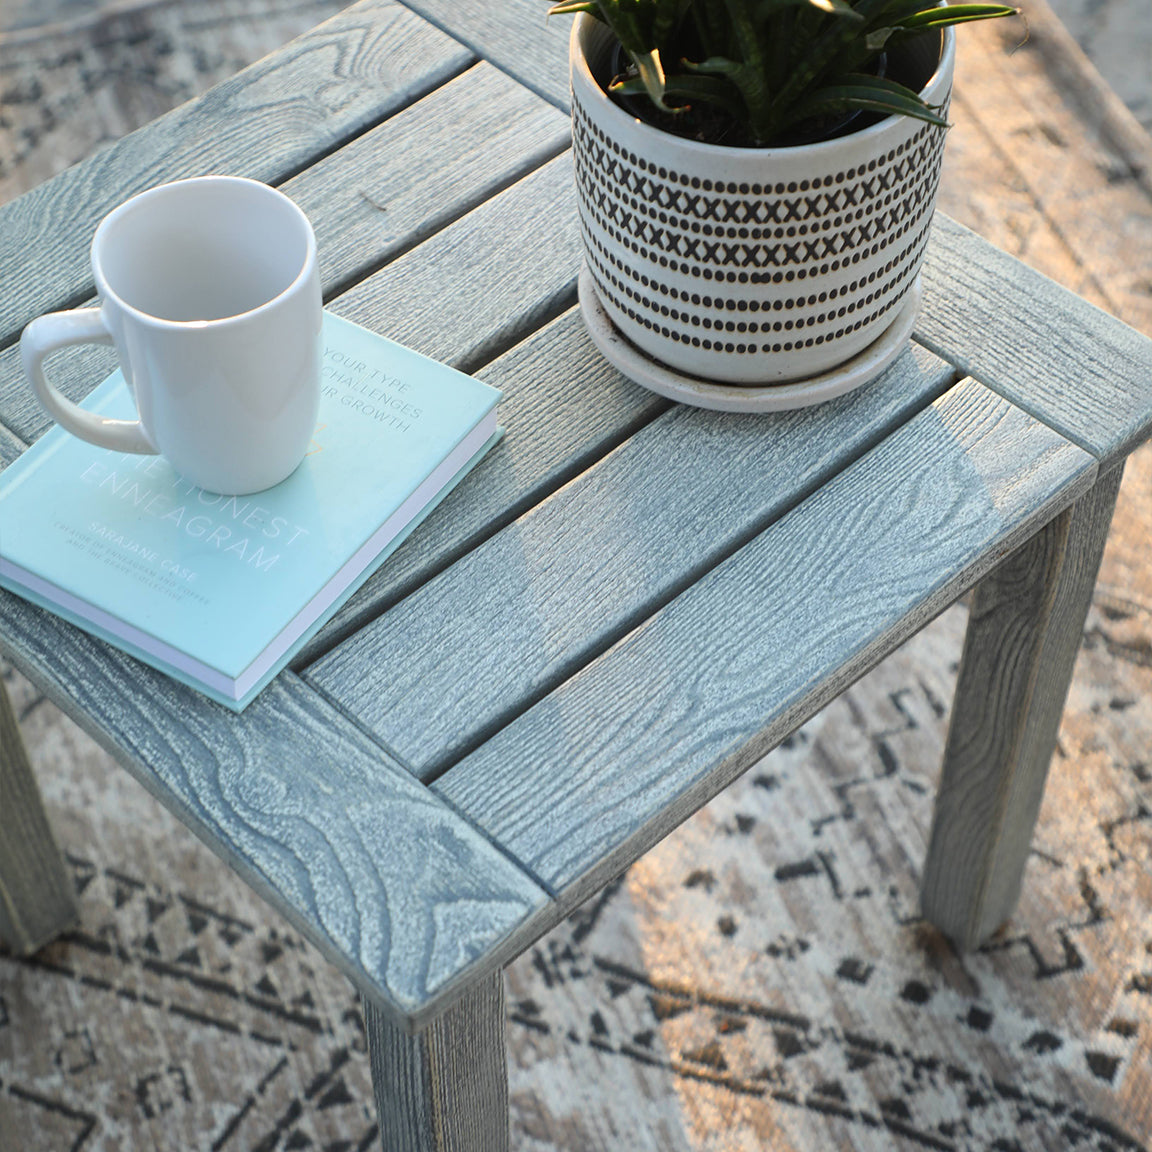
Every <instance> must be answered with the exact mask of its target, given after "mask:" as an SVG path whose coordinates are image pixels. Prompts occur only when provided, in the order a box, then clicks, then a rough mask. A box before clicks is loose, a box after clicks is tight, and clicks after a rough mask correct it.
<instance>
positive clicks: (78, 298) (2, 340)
mask: <svg viewBox="0 0 1152 1152" xmlns="http://www.w3.org/2000/svg"><path fill="white" fill-rule="evenodd" d="M479 63H480V61H479V60H478V59H476V58H473V59H472V60H471V61H470V62H468V63H467V64H465V65H464V66H463V67H461V68H458V69H457V70H456V71H454V72H452V73H451V74H450V75H445V76H444V77H442V78H438V79H437V80H436V82H435V83H431V84H429V85H427V86H426V87H423V88H418V89H415V90H414V91H413V92H412V98H411V99H410V100H408V101H406V102H405V103H403V104H401V105H398V106H397V107H395V108H393V109H391V110H390V111H389V112H387V113H385V114H384V115H383V116H380V117H379V118H377V119H374V120H371V121H369V122H368V123H365V124H363V125H361V126H360V127H358V128H357V129H356V130H355V131H353V132H349V133H347V134H346V135H344V136H342V137H339V138H338V139H337V140H336V141H334V142H333V143H332V144H330V145H329V146H328V147H327V148H325V149H324V150H323V151H320V152H318V153H317V154H316V155H315V156H313V157H311V158H310V159H309V161H308V163H307V164H298V165H295V166H294V167H292V168H289V169H286V170H285V171H284V172H282V173H281V174H280V175H278V176H277V177H276V179H275V180H272V181H269V183H270V184H271V185H272V187H274V188H279V187H280V186H281V185H283V184H286V183H288V181H290V180H292V179H294V178H295V177H297V176H299V175H300V174H301V173H302V172H305V171H307V170H308V169H309V168H312V167H314V166H315V165H316V164H318V163H320V162H322V161H323V160H325V159H327V158H328V157H329V156H332V155H333V154H334V153H336V152H339V151H340V149H342V148H346V147H347V146H348V145H349V144H351V143H352V142H353V141H355V140H357V139H359V138H360V137H361V136H364V135H366V134H367V133H369V132H371V131H373V130H374V129H376V128H379V127H380V125H381V124H384V123H386V122H387V121H389V120H391V119H393V118H394V117H396V116H398V115H400V113H402V112H405V111H406V110H408V109H409V108H411V107H413V106H414V105H416V104H418V103H419V102H420V101H421V100H424V99H426V98H427V97H428V96H430V95H431V94H432V93H433V92H436V91H438V90H439V89H441V88H443V87H445V86H446V85H448V84H451V83H452V82H453V81H455V80H458V79H459V78H460V77H461V76H463V75H464V74H465V73H467V72H469V71H471V70H472V69H473V68H475V67H477V65H478V64H479ZM147 127H148V125H144V126H143V128H142V129H138V131H141V130H144V129H146V128H147ZM449 223H451V221H449ZM374 271H379V268H376V269H374ZM360 279H363V277H360ZM357 282H358V281H357ZM347 287H351V285H350V284H349V285H345V286H343V287H341V288H340V289H339V290H338V291H344V290H346V288H347ZM95 292H96V286H95V284H94V283H93V282H89V284H88V285H87V286H86V287H85V289H84V290H83V291H81V292H77V293H74V294H73V295H71V296H69V297H67V298H66V299H64V300H62V301H60V302H59V303H58V304H56V305H54V306H53V307H52V308H50V309H47V311H52V312H64V311H69V310H71V309H73V308H86V307H91V306H92V305H93V304H94V303H95V302H96V295H95ZM327 299H328V297H327V296H326V297H325V300H326V301H327ZM33 319H35V317H32V316H29V317H28V318H27V320H25V322H24V324H25V325H26V324H28V323H29V322H31V321H32V320H33ZM23 330H24V327H23V326H21V327H19V328H17V329H15V330H14V331H10V332H6V333H4V334H3V335H0V352H5V351H7V350H8V349H9V348H11V347H12V345H14V344H16V343H17V342H18V341H19V339H20V335H21V333H22V332H23Z"/></svg>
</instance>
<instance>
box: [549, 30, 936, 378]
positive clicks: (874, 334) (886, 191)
mask: <svg viewBox="0 0 1152 1152" xmlns="http://www.w3.org/2000/svg"><path fill="white" fill-rule="evenodd" d="M611 44H612V37H611V33H610V32H609V31H608V29H607V28H606V27H605V26H604V25H603V24H601V23H599V22H598V21H596V20H594V19H593V18H592V17H591V16H587V15H582V16H579V17H577V19H576V20H575V22H574V25H573V28H572V39H571V45H570V64H571V76H572V132H573V154H574V164H575V174H576V188H577V193H578V201H579V211H580V223H581V229H582V233H583V239H584V251H585V260H586V264H587V267H588V270H589V272H590V273H591V275H592V278H593V282H594V284H595V289H596V294H597V296H598V297H599V299H600V302H601V304H602V305H603V307H604V309H605V311H606V312H607V314H608V316H609V317H610V319H611V320H612V323H613V324H614V325H615V326H616V327H617V328H618V329H619V331H620V332H621V333H622V334H623V335H624V336H626V337H627V338H628V340H630V341H631V342H632V343H633V344H635V345H636V346H637V347H638V348H640V349H641V350H642V351H643V352H645V353H647V354H648V355H650V356H652V357H654V358H655V359H656V360H658V361H660V362H662V363H664V364H667V365H669V366H670V367H672V368H674V369H675V370H676V371H678V372H681V373H688V374H691V375H693V376H698V377H701V378H703V379H704V380H711V381H722V382H726V383H737V384H761V385H763V384H774V383H782V382H785V381H796V380H804V379H808V378H811V377H814V376H818V375H820V374H822V373H827V372H828V371H829V370H831V369H834V368H835V367H836V366H837V365H840V364H843V363H844V362H845V361H848V360H851V359H852V358H853V357H855V356H857V355H858V354H859V353H861V352H862V351H863V350H864V349H866V348H868V346H869V345H871V344H872V343H874V342H875V341H876V340H877V339H878V338H879V337H881V336H882V335H883V333H884V332H885V330H886V328H887V327H888V326H889V325H890V324H891V323H892V322H893V319H894V318H895V316H896V314H897V312H899V311H900V309H901V306H902V305H903V304H904V303H905V302H906V300H907V298H908V295H909V293H910V291H911V289H912V286H913V283H914V281H915V279H916V275H917V273H918V271H919V268H920V264H921V261H922V259H923V255H924V247H925V244H926V242H927V239H928V228H929V224H930V223H931V219H932V210H933V205H934V203H935V199H936V189H937V185H938V183H939V178H940V165H941V161H942V158H943V150H944V138H945V135H946V132H945V130H944V129H942V128H938V127H934V126H933V125H930V124H926V123H925V122H924V121H921V120H914V119H912V118H910V117H907V116H890V117H887V118H886V119H884V120H881V121H880V122H878V123H875V124H873V125H871V126H870V127H868V128H864V129H862V130H861V131H859V132H854V133H851V134H849V135H846V136H842V137H840V138H838V139H834V140H825V141H821V142H820V143H817V144H805V145H797V146H793V147H785V148H726V147H721V146H718V145H712V144H700V143H698V142H696V141H692V140H685V139H681V138H680V137H678V136H673V135H670V134H669V133H666V132H661V131H660V130H659V129H656V128H653V127H651V126H650V125H648V124H645V123H644V122H643V121H641V120H638V119H635V118H634V117H632V116H630V115H629V114H628V113H627V112H625V111H624V110H623V109H621V108H620V107H619V106H618V105H617V104H615V103H614V102H613V101H612V100H610V99H609V98H608V97H607V95H605V93H604V90H603V89H602V88H601V86H600V84H599V83H598V82H597V80H596V79H595V76H594V72H595V70H596V69H597V67H598V66H599V62H600V61H601V60H602V59H604V58H605V57H606V54H607V53H608V52H609V51H610V48H611ZM942 45H943V47H942V52H941V58H940V63H939V67H938V68H937V70H936V73H935V75H933V77H932V79H931V80H930V81H929V82H928V84H927V85H926V86H925V87H924V88H923V89H922V90H921V95H922V96H923V98H924V99H925V100H926V101H927V102H928V103H930V104H946V103H947V101H948V98H949V96H950V94H951V89H952V67H953V59H954V56H955V35H954V32H953V30H952V28H947V29H945V30H944V35H943V38H942ZM590 62H591V63H590Z"/></svg>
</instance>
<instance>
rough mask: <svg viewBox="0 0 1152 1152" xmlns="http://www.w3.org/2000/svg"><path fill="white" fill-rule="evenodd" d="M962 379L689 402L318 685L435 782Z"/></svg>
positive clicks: (892, 375) (377, 632)
mask: <svg viewBox="0 0 1152 1152" xmlns="http://www.w3.org/2000/svg"><path fill="white" fill-rule="evenodd" d="M953 379H954V377H953V375H952V369H951V367H950V366H949V365H947V364H945V363H944V362H943V361H941V360H939V359H937V358H936V357H935V356H933V355H932V354H931V353H928V352H925V351H924V350H923V349H918V350H910V351H909V352H908V353H907V354H906V355H904V356H902V357H901V358H900V360H899V361H898V362H897V364H896V365H894V366H893V368H892V369H891V370H890V371H889V372H888V373H886V374H885V376H884V377H883V378H882V379H881V380H880V381H878V382H877V383H875V384H874V385H872V386H871V387H869V388H865V389H861V390H860V391H858V392H855V393H853V394H850V395H848V396H844V397H841V398H840V399H838V400H836V401H834V402H832V403H829V404H826V405H822V406H821V407H820V408H818V409H816V410H814V411H797V412H790V413H781V414H774V415H762V416H747V415H738V414H730V413H716V412H707V411H703V410H701V409H694V408H687V407H683V406H676V407H674V408H673V409H672V410H671V411H669V412H667V413H665V414H664V415H663V416H661V417H660V418H659V419H657V420H655V421H654V422H653V423H651V424H649V425H648V426H647V427H645V428H643V429H641V430H640V431H639V432H637V433H636V434H635V435H634V436H632V437H631V438H630V439H629V440H628V441H627V442H626V443H624V444H622V445H621V446H620V447H619V448H618V449H617V450H616V451H614V452H613V453H612V454H611V455H609V456H608V457H606V458H605V459H604V460H602V461H600V462H599V463H598V464H596V465H595V466H594V467H592V468H590V469H589V470H588V471H586V472H584V473H583V474H581V475H580V476H579V477H578V478H577V479H576V480H574V481H573V482H572V483H570V484H568V485H566V486H565V487H564V488H562V489H561V490H560V491H559V492H557V493H556V494H555V495H554V496H553V497H551V498H550V499H549V500H546V501H545V502H544V503H543V504H540V505H538V506H537V507H535V508H533V509H532V510H531V511H530V512H528V513H527V514H526V515H524V516H522V517H521V518H520V519H518V520H517V521H516V522H515V523H513V524H511V525H509V526H508V527H507V528H505V529H504V530H503V531H501V532H500V533H498V534H497V535H495V536H493V537H492V538H491V539H490V540H488V541H487V542H486V543H485V544H483V545H482V546H480V547H479V548H477V549H476V550H475V551H474V552H472V553H470V554H469V555H468V556H466V557H464V558H463V559H462V560H460V561H458V562H457V563H456V564H454V565H453V566H452V567H451V568H450V569H448V570H447V571H446V572H444V573H443V574H442V575H441V576H439V577H437V578H436V579H434V580H432V581H430V582H429V583H427V584H426V585H424V586H423V587H422V588H420V589H419V590H418V591H416V592H415V593H413V594H412V595H411V596H409V597H408V598H407V599H405V600H404V601H403V602H402V603H400V604H398V605H397V606H396V607H395V608H393V609H392V610H390V611H389V612H387V613H385V615H384V616H382V617H380V618H379V619H377V620H376V621H374V622H373V623H372V624H370V625H368V626H367V627H365V628H362V629H361V630H360V631H359V632H357V633H356V634H355V635H354V636H353V637H352V638H351V639H349V640H348V641H347V642H345V643H344V644H343V645H341V646H340V647H339V648H337V649H336V650H334V651H333V652H332V653H330V654H329V655H328V656H327V657H325V658H324V659H323V660H321V661H319V662H318V663H317V664H316V665H315V666H313V667H312V668H310V669H309V670H308V671H307V672H306V673H305V675H306V678H307V679H308V681H309V682H310V683H312V684H315V685H316V686H317V687H319V688H321V689H322V690H323V691H324V692H325V693H326V694H327V695H329V696H330V697H331V698H332V699H334V700H336V701H338V702H339V703H340V704H341V705H342V706H343V707H344V708H346V709H348V710H349V711H350V712H351V713H352V714H353V715H355V716H356V717H357V718H358V719H359V720H360V722H361V723H363V724H366V725H367V726H368V727H369V729H370V730H371V731H372V732H374V733H375V734H376V735H377V736H378V737H379V738H380V739H381V740H382V741H383V742H384V743H385V744H386V745H387V746H388V747H389V748H391V749H392V750H393V751H394V752H396V754H397V755H398V756H400V757H401V759H402V760H403V761H404V762H405V763H406V764H407V765H408V766H409V767H410V768H411V769H412V770H413V771H415V772H416V774H417V775H418V776H420V778H421V779H424V780H428V779H431V778H433V777H434V776H435V774H436V773H437V772H438V771H439V770H441V769H442V768H443V767H445V766H446V765H447V764H448V763H450V762H451V761H452V760H454V759H457V758H458V757H459V756H461V755H462V754H463V753H464V752H465V751H467V750H468V749H469V748H470V747H472V746H474V745H475V744H476V742H478V741H479V740H481V739H483V738H485V736H486V735H488V734H489V733H491V732H492V731H494V730H495V729H496V728H498V727H500V726H501V725H502V724H504V723H506V722H507V721H508V719H509V718H510V717H511V716H514V715H516V714H517V713H518V712H520V711H523V710H524V709H525V708H526V707H528V706H529V705H530V704H531V703H532V702H533V701H535V700H536V699H539V698H540V696H542V695H544V694H545V693H546V692H548V691H550V690H551V689H552V688H554V687H555V686H556V685H557V684H558V683H559V682H560V681H561V680H563V679H564V678H565V677H567V676H570V675H572V673H573V672H575V671H576V670H577V669H578V668H579V667H581V666H582V665H583V664H585V663H586V662H587V661H588V660H590V659H592V658H593V657H595V656H596V655H598V654H599V653H600V652H602V651H603V650H604V649H605V648H607V647H608V646H609V645H610V644H612V643H614V642H615V640H616V639H618V638H619V637H620V636H622V635H623V634H624V633H625V632H627V631H628V630H629V629H631V628H633V627H635V626H636V624H637V623H638V622H639V621H640V620H641V619H643V618H644V617H645V616H647V615H650V614H651V613H652V612H653V611H655V610H656V609H657V608H659V607H660V606H661V604H663V603H665V602H666V601H667V600H668V599H670V598H671V597H672V596H674V595H675V594H676V593H677V592H678V591H680V590H681V589H682V588H683V587H685V586H687V585H688V584H689V583H691V582H692V581H693V580H694V579H696V578H698V577H699V575H700V574H701V573H702V572H704V571H706V570H707V569H708V568H709V567H710V566H712V565H713V564H715V563H716V562H717V561H718V560H720V559H722V558H723V557H724V556H726V555H727V554H729V553H730V552H731V551H733V550H734V549H735V548H736V547H738V546H739V544H740V543H741V542H743V541H744V540H747V539H749V538H751V537H752V536H753V535H755V534H756V533H757V532H759V531H762V530H763V529H764V528H765V527H766V526H767V524H769V523H771V522H772V521H773V520H774V519H776V518H778V517H779V516H780V515H781V514H782V512H783V511H785V510H787V508H789V507H790V506H792V505H793V504H795V503H796V502H797V501H798V500H799V499H801V498H802V497H803V495H804V494H806V493H807V492H809V491H811V490H812V489H813V488H815V487H816V486H817V485H819V484H820V483H822V482H823V481H824V480H826V479H827V477H828V476H830V475H833V474H835V473H836V472H837V471H839V470H840V469H842V468H843V467H844V466H845V464H846V463H848V462H849V461H851V460H852V459H854V458H855V457H856V456H857V455H859V454H860V453H861V452H863V451H864V450H865V449H866V448H867V447H869V446H870V445H871V444H873V443H875V442H876V441H878V440H879V439H880V438H881V437H882V436H883V435H884V434H885V433H886V432H887V431H888V430H889V429H891V428H892V427H894V426H896V425H898V424H900V423H902V422H903V421H904V420H907V419H908V417H909V416H910V415H911V414H912V413H913V412H915V411H916V410H917V409H918V408H920V407H923V406H924V405H925V404H927V403H928V402H929V401H931V400H932V399H934V398H935V397H936V396H938V395H939V394H940V393H941V392H943V391H944V389H945V388H946V387H947V386H948V384H949V383H951V382H952V380H953ZM574 386H575V387H579V386H580V385H579V382H574ZM673 491H675V492H676V493H677V494H678V498H677V499H676V500H670V499H669V493H670V492H673Z"/></svg>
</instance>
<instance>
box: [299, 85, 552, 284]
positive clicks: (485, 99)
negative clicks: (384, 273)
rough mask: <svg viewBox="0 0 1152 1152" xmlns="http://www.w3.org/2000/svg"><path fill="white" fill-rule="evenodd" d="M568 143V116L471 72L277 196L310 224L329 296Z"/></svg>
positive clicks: (310, 170) (514, 88)
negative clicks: (291, 202) (285, 197)
mask: <svg viewBox="0 0 1152 1152" xmlns="http://www.w3.org/2000/svg"><path fill="white" fill-rule="evenodd" d="M570 136H571V132H570V128H569V120H568V118H567V117H566V116H564V115H562V114H561V113H560V112H558V111H557V110H556V109H555V108H553V107H552V106H551V105H550V104H546V103H545V102H544V101H543V100H541V99H540V98H539V97H537V96H534V95H533V94H532V93H531V92H529V91H528V90H527V89H526V88H524V87H522V86H521V85H519V84H517V83H516V82H515V81H513V80H510V79H509V78H508V77H507V76H505V75H503V74H502V73H501V72H498V71H497V70H496V69H495V68H493V67H492V66H491V65H490V64H478V65H477V66H476V67H474V68H472V69H469V70H468V71H467V72H465V73H464V74H463V75H462V76H458V77H457V78H456V79H454V80H453V81H451V82H450V83H448V84H446V85H444V86H443V87H442V88H438V89H437V90H436V91H434V92H432V93H430V94H429V95H428V96H426V97H424V99H422V100H419V101H417V102H416V103H415V104H412V105H410V106H409V107H407V108H405V109H404V110H403V111H402V112H399V113H397V114H396V115H395V116H392V117H390V118H389V119H388V120H386V121H385V122H384V123H383V124H381V125H380V126H379V127H377V128H374V129H373V130H372V131H371V132H366V133H365V134H364V135H363V136H360V137H358V138H357V139H356V140H354V141H353V142H352V143H350V144H348V145H347V146H346V147H344V148H341V149H340V150H339V151H338V152H335V153H333V154H332V155H331V156H328V157H326V158H325V159H324V161H323V162H322V163H320V164H317V165H315V166H314V167H311V168H308V169H306V170H305V171H304V172H302V173H301V174H300V175H299V176H297V177H295V178H294V179H292V180H289V181H288V182H287V183H286V184H284V185H283V186H282V190H283V191H284V192H286V193H287V194H288V195H289V196H291V197H292V199H293V200H295V201H296V203H297V204H299V205H300V207H301V208H303V209H304V211H305V213H307V215H308V217H309V219H311V220H312V222H313V225H314V227H315V229H316V243H317V248H318V250H319V253H320V266H321V274H322V278H323V282H324V285H325V291H326V293H327V294H331V293H332V291H333V289H334V287H335V286H337V285H341V284H345V283H347V282H348V281H349V280H350V279H351V278H354V277H357V276H361V275H363V273H364V272H365V271H366V270H368V269H374V268H376V267H379V266H380V265H382V264H384V263H385V262H386V261H387V260H389V259H391V258H392V257H394V256H395V255H396V254H397V253H398V252H402V251H404V250H405V249H408V248H411V247H413V246H415V245H416V244H417V243H419V242H420V241H421V240H424V239H426V238H427V237H428V236H430V235H431V234H432V233H433V232H435V231H436V230H437V229H439V228H441V227H443V226H444V225H445V224H447V223H449V222H450V221H452V220H454V219H455V218H456V217H458V216H461V215H463V214H464V213H465V212H466V211H468V210H469V209H470V208H473V207H475V206H476V205H477V204H479V203H480V202H481V201H483V200H484V199H486V198H487V197H489V196H491V195H492V194H493V193H495V192H497V191H499V190H500V189H501V188H503V187H504V186H506V185H508V184H511V183H512V182H514V181H515V180H516V179H518V178H519V177H521V176H524V175H526V174H527V173H528V172H530V171H531V170H532V169H533V168H536V167H538V166H539V165H540V164H542V163H544V162H545V161H546V160H549V159H551V158H552V157H554V156H555V155H556V154H557V153H558V152H560V151H562V150H563V149H564V148H566V147H567V146H568V142H569V139H570Z"/></svg>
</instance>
